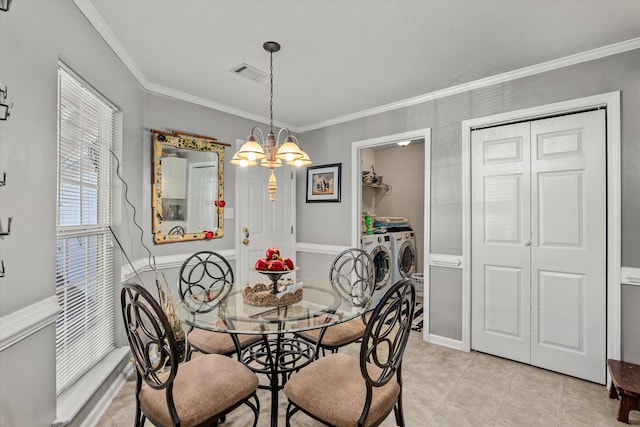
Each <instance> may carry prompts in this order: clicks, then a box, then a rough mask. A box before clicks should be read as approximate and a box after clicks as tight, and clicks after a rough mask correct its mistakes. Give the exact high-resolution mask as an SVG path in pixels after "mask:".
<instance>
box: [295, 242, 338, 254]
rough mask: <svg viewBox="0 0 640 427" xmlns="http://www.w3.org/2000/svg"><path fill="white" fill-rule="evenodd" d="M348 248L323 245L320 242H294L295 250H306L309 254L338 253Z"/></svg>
mask: <svg viewBox="0 0 640 427" xmlns="http://www.w3.org/2000/svg"><path fill="white" fill-rule="evenodd" d="M349 248H350V247H349V246H339V245H323V244H320V243H303V242H297V243H296V252H308V253H311V254H322V255H338V254H339V253H340V252H342V251H344V250H347V249H349Z"/></svg>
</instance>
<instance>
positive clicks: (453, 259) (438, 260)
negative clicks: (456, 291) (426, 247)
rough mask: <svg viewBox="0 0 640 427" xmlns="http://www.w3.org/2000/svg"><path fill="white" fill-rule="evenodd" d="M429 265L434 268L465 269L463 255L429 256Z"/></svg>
mask: <svg viewBox="0 0 640 427" xmlns="http://www.w3.org/2000/svg"><path fill="white" fill-rule="evenodd" d="M429 265H430V266H432V267H446V268H458V269H461V268H463V267H464V263H463V262H462V256H461V255H444V254H429Z"/></svg>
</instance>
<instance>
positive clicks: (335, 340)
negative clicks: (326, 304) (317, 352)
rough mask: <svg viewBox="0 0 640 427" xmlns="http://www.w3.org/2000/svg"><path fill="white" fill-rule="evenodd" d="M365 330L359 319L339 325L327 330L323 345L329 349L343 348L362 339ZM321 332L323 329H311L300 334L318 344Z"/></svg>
mask: <svg viewBox="0 0 640 427" xmlns="http://www.w3.org/2000/svg"><path fill="white" fill-rule="evenodd" d="M364 330H365V326H364V323H362V320H360V319H359V318H358V319H353V320H348V321H346V322H343V323H338V324H337V325H333V326H329V327H327V328H326V332H325V333H324V336H323V337H322V343H321V344H322V345H324V346H327V347H341V346H343V345H347V344H350V343H352V342H354V341H357V340H359V339H360V338H362V335H364ZM320 331H322V329H311V330H309V331H302V332H299V335H300V336H302V337H303V338H305V339H306V340H308V341H311V342H318V337H319V336H320Z"/></svg>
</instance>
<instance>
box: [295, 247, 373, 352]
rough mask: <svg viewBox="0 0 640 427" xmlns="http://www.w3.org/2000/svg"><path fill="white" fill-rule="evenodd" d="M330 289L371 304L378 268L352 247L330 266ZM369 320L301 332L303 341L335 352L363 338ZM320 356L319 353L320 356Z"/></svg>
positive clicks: (366, 254) (342, 295) (353, 302)
mask: <svg viewBox="0 0 640 427" xmlns="http://www.w3.org/2000/svg"><path fill="white" fill-rule="evenodd" d="M329 279H330V280H331V286H333V288H334V289H335V290H336V292H337V293H338V294H339V295H340V296H341V297H342V298H343V299H346V300H349V301H351V302H352V304H354V305H361V304H366V303H368V301H369V299H370V298H371V296H372V294H373V291H374V290H375V267H374V265H373V261H372V259H371V257H370V256H369V254H368V253H366V252H365V251H363V250H361V249H357V248H351V249H347V250H345V251H342V252H341V253H340V254H339V255H338V256H337V257H336V258H335V259H334V260H333V263H332V264H331V269H330V271H329ZM319 321H322V320H321V319H320V320H319ZM365 324H366V318H365V316H364V315H363V316H362V318H361V319H352V320H348V321H346V322H342V323H338V324H336V325H333V326H329V327H327V328H323V329H311V330H309V331H303V332H299V333H298V336H299V337H301V338H302V339H304V340H306V341H309V342H313V343H318V347H319V350H322V353H323V354H325V353H326V351H329V352H331V353H336V352H337V351H338V349H339V348H340V347H344V346H345V345H348V344H351V343H353V342H356V341H358V340H359V339H360V338H362V335H363V334H364V330H365ZM317 355H318V356H319V352H318V353H317Z"/></svg>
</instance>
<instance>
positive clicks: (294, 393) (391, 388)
mask: <svg viewBox="0 0 640 427" xmlns="http://www.w3.org/2000/svg"><path fill="white" fill-rule="evenodd" d="M369 372H371V373H372V376H373V377H374V378H375V377H376V376H377V374H379V373H380V372H381V370H380V369H379V368H378V367H376V366H373V365H369ZM374 372H375V374H374ZM284 392H285V394H286V395H287V397H288V398H289V400H291V401H292V402H293V403H295V404H296V405H298V406H299V407H301V408H303V409H304V410H305V411H307V412H309V413H310V414H313V416H315V417H316V418H319V419H321V420H323V421H325V422H326V423H328V424H331V425H334V426H340V427H352V426H353V427H356V426H357V425H358V419H359V418H360V415H361V414H362V410H363V408H364V403H365V399H366V396H367V387H366V383H365V380H364V378H363V377H362V373H361V372H360V361H359V359H358V358H355V357H353V356H348V355H345V354H340V353H335V354H331V355H329V356H326V357H323V358H321V359H319V360H317V361H315V362H313V363H311V364H310V365H308V366H306V367H304V368H302V369H301V370H300V371H299V372H297V373H294V374H293V375H291V379H290V380H289V381H288V382H287V384H286V385H285V386H284ZM399 395H400V385H399V384H398V382H397V381H396V378H395V377H394V378H393V379H392V380H391V381H389V382H388V383H387V384H386V385H384V386H382V387H374V389H373V398H372V402H371V409H370V411H369V416H368V417H367V420H366V422H365V425H367V426H368V425H372V424H374V423H375V422H376V421H378V420H379V419H381V418H382V417H384V416H385V414H387V413H388V412H389V411H390V410H392V409H393V406H394V405H395V403H396V401H397V400H398V396H399Z"/></svg>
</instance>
